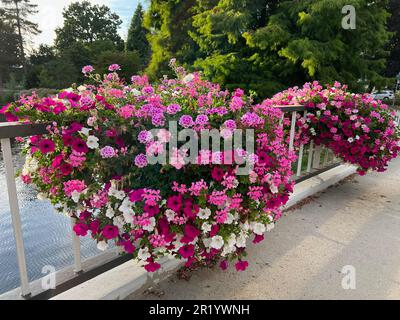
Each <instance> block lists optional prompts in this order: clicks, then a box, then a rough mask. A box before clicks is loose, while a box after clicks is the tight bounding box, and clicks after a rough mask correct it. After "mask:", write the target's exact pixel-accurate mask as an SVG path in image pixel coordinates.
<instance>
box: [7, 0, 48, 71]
mask: <svg viewBox="0 0 400 320" xmlns="http://www.w3.org/2000/svg"><path fill="white" fill-rule="evenodd" d="M1 2H2V3H3V4H4V10H5V12H6V20H7V19H9V20H10V21H12V22H13V26H14V27H15V28H16V30H17V32H18V44H19V55H20V57H21V61H22V64H23V65H25V62H26V61H25V49H24V46H25V45H26V42H27V39H26V37H28V36H32V35H37V34H39V33H40V31H39V29H38V25H37V24H36V23H33V22H32V21H30V20H29V17H30V16H31V15H33V14H36V13H37V12H38V11H37V5H36V4H32V3H30V0H1Z"/></svg>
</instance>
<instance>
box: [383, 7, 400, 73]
mask: <svg viewBox="0 0 400 320" xmlns="http://www.w3.org/2000/svg"><path fill="white" fill-rule="evenodd" d="M388 11H389V12H390V14H391V16H390V18H389V22H388V28H389V31H390V32H393V36H392V39H391V40H390V43H389V45H388V50H389V51H390V56H389V58H388V63H387V68H386V75H387V76H388V77H395V76H397V74H398V73H399V72H400V2H399V1H398V0H390V1H389V6H388Z"/></svg>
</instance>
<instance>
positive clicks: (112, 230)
mask: <svg viewBox="0 0 400 320" xmlns="http://www.w3.org/2000/svg"><path fill="white" fill-rule="evenodd" d="M101 234H102V236H103V237H104V238H106V239H108V240H110V239H114V238H116V237H117V236H118V234H119V231H118V227H116V226H111V225H107V226H105V227H104V229H103V231H102V232H101Z"/></svg>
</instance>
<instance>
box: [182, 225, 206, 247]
mask: <svg viewBox="0 0 400 320" xmlns="http://www.w3.org/2000/svg"><path fill="white" fill-rule="evenodd" d="M200 233H201V232H200V230H198V229H197V228H196V227H195V226H192V225H190V224H187V225H185V230H184V236H183V238H182V239H181V242H182V243H190V242H192V241H193V240H194V239H195V238H196V237H197V236H199V235H200Z"/></svg>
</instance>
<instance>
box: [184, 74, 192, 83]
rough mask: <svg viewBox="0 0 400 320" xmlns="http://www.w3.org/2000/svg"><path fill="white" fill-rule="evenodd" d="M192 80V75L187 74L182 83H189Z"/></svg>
mask: <svg viewBox="0 0 400 320" xmlns="http://www.w3.org/2000/svg"><path fill="white" fill-rule="evenodd" d="M193 80H194V75H193V74H191V73H189V74H188V75H186V76H185V77H184V78H183V79H182V82H183V83H189V82H192V81H193Z"/></svg>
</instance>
